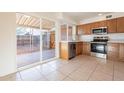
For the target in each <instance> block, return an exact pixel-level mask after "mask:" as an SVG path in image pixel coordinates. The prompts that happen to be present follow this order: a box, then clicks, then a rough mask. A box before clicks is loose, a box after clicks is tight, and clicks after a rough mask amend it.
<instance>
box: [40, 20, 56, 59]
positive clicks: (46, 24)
mask: <svg viewBox="0 0 124 93" xmlns="http://www.w3.org/2000/svg"><path fill="white" fill-rule="evenodd" d="M41 33H42V60H48V59H51V58H54V57H55V51H56V50H55V23H54V22H52V21H49V20H46V19H43V20H42V31H41Z"/></svg>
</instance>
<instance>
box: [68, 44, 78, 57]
mask: <svg viewBox="0 0 124 93" xmlns="http://www.w3.org/2000/svg"><path fill="white" fill-rule="evenodd" d="M68 47H69V50H68V51H69V59H72V58H74V57H75V56H76V43H75V42H69V46H68Z"/></svg>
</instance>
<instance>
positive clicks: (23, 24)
mask: <svg viewBox="0 0 124 93" xmlns="http://www.w3.org/2000/svg"><path fill="white" fill-rule="evenodd" d="M16 24H17V28H16V37H17V65H18V67H23V66H27V65H31V64H34V63H37V62H42V61H43V60H48V59H51V58H54V57H56V52H55V51H56V48H55V23H54V22H53V21H49V20H46V19H42V20H40V18H35V17H32V16H27V15H24V14H17V20H16Z"/></svg>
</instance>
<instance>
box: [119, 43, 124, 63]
mask: <svg viewBox="0 0 124 93" xmlns="http://www.w3.org/2000/svg"><path fill="white" fill-rule="evenodd" d="M119 60H120V61H123V62H124V44H120V48H119Z"/></svg>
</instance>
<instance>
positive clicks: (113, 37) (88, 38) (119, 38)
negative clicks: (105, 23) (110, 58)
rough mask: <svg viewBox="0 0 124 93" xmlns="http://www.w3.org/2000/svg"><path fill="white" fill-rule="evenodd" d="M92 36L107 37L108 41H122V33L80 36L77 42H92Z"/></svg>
mask: <svg viewBox="0 0 124 93" xmlns="http://www.w3.org/2000/svg"><path fill="white" fill-rule="evenodd" d="M94 36H108V37H109V40H110V41H116V40H117V41H124V33H113V34H107V35H81V36H79V40H81V41H92V40H93V37H94Z"/></svg>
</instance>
